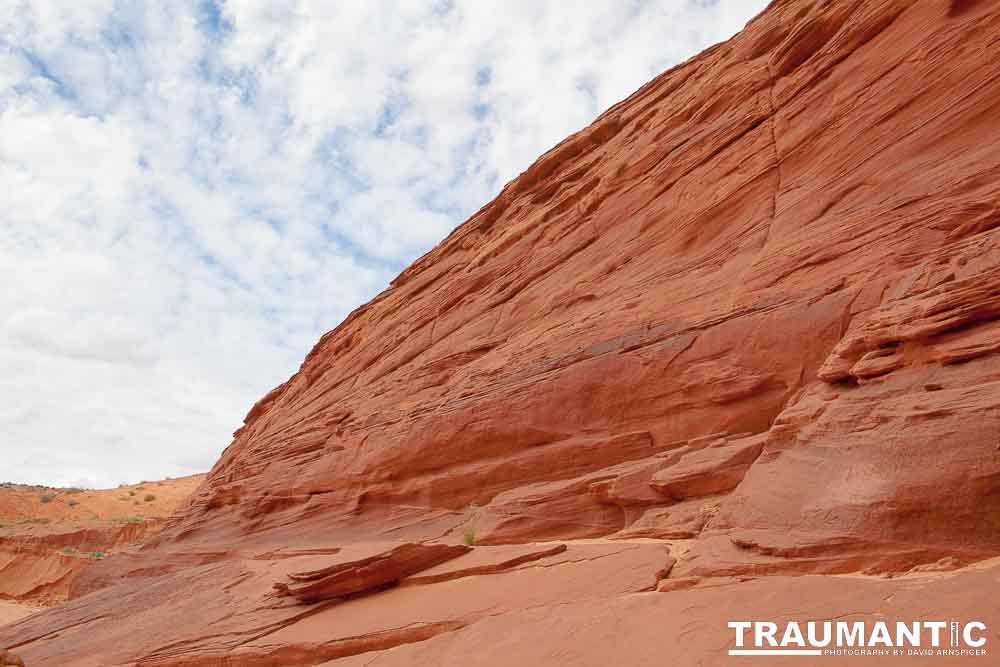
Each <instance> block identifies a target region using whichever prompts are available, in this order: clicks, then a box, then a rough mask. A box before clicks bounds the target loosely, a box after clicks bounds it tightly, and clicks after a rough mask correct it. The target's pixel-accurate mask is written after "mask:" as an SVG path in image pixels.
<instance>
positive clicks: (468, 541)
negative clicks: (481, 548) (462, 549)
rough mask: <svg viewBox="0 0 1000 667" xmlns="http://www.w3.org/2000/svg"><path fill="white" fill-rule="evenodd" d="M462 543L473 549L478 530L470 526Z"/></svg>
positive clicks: (463, 536)
mask: <svg viewBox="0 0 1000 667" xmlns="http://www.w3.org/2000/svg"><path fill="white" fill-rule="evenodd" d="M462 542H464V543H465V546H468V547H471V546H473V545H474V544H475V543H476V529H475V528H473V527H472V526H469V527H468V528H466V529H465V534H463V535H462Z"/></svg>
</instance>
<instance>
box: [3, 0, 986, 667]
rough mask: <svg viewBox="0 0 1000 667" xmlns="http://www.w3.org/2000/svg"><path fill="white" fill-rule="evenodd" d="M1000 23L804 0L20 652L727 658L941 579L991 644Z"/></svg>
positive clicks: (282, 399)
mask: <svg viewBox="0 0 1000 667" xmlns="http://www.w3.org/2000/svg"><path fill="white" fill-rule="evenodd" d="M998 45H1000V5H998V4H997V3H995V2H988V1H983V0H980V1H978V2H974V1H963V2H956V1H952V0H926V1H924V0H921V1H919V2H918V1H915V0H843V1H838V2H813V1H812V0H775V2H773V3H772V4H771V6H770V7H769V8H768V10H767V11H765V12H764V13H762V14H761V15H760V16H758V17H757V18H756V19H754V20H753V21H752V22H751V23H750V24H749V25H748V27H747V28H746V29H745V30H744V31H743V32H741V33H740V34H738V35H737V36H736V37H734V38H733V39H731V40H730V41H728V42H726V43H723V44H720V45H717V46H715V47H713V48H711V49H709V50H707V51H706V52H704V53H702V54H701V55H699V56H697V57H696V58H693V59H692V60H690V61H688V62H686V63H684V64H682V65H680V66H678V67H676V68H674V69H672V70H670V71H668V72H666V73H664V74H662V75H661V76H659V77H657V78H656V79H655V80H653V81H652V82H650V83H649V84H647V85H646V86H644V87H643V88H642V89H640V90H639V91H637V92H636V93H635V94H634V95H632V96H631V97H630V98H629V99H627V100H625V101H624V102H622V103H620V104H618V105H616V106H614V107H613V108H611V109H610V110H608V111H607V112H606V113H605V114H603V115H602V116H601V117H600V118H599V119H598V120H597V121H596V122H595V123H594V124H593V125H592V126H590V127H589V128H586V129H585V130H583V131H581V132H579V133H577V134H575V135H573V136H571V137H570V138H568V139H567V140H566V141H564V142H562V143H561V144H559V145H558V146H556V147H555V148H553V149H552V150H551V151H549V152H548V153H546V154H545V155H544V156H542V157H541V158H540V159H539V160H538V161H537V162H536V163H535V164H534V165H532V166H531V167H530V168H529V169H528V170H527V171H525V172H524V173H523V174H522V175H521V176H520V177H518V178H517V179H515V180H514V181H512V182H511V183H510V184H508V185H507V186H506V187H505V188H504V190H503V191H502V192H501V194H500V195H499V196H498V197H497V198H496V199H495V200H494V201H492V202H491V203H489V204H488V205H487V206H485V207H484V208H483V209H482V210H481V211H479V212H478V213H477V214H476V215H474V216H473V217H472V218H471V219H470V220H469V221H468V222H466V223H465V224H463V225H462V226H460V227H459V228H458V229H456V230H455V231H454V232H453V233H452V234H451V235H450V236H449V237H448V238H447V239H445V240H444V241H443V242H442V243H441V244H440V245H439V246H438V247H436V248H435V249H434V250H432V251H431V252H430V253H428V254H427V255H425V256H424V257H422V258H421V259H419V260H418V261H416V262H415V263H414V264H413V265H412V266H411V267H409V268H408V269H407V270H405V271H404V272H403V273H402V274H401V275H400V276H399V277H398V278H397V279H396V280H395V281H394V282H393V284H392V286H391V287H390V289H388V290H387V291H385V292H384V293H383V294H381V295H379V296H378V297H377V298H375V299H374V300H373V301H372V302H370V303H369V304H367V305H365V306H363V307H362V308H360V309H358V310H357V311H355V312H354V313H352V315H351V316H350V317H348V318H347V320H346V321H345V322H344V323H343V324H341V325H340V326H339V327H337V329H335V330H334V331H332V332H330V333H328V334H326V335H325V336H323V338H322V339H321V340H320V341H319V343H318V344H317V345H316V347H315V348H314V349H313V350H312V352H310V354H309V355H308V356H307V358H306V359H305V361H304V363H303V364H302V367H301V368H300V370H299V372H298V373H296V375H295V376H293V377H292V378H291V379H290V380H289V381H288V382H286V383H285V384H283V385H281V386H280V387H278V388H276V389H275V390H273V391H272V392H270V393H269V394H268V395H267V396H265V397H264V398H263V399H262V400H261V401H260V402H258V403H257V405H255V406H254V407H253V409H252V410H251V411H250V412H249V414H248V415H247V417H246V420H245V423H244V425H243V427H242V428H240V429H239V430H238V431H237V432H236V434H235V439H234V440H233V443H232V444H231V445H230V446H229V448H228V449H227V450H226V452H225V453H224V454H223V456H222V458H221V460H220V461H219V463H218V464H217V465H216V466H215V468H214V469H213V471H212V472H211V474H210V475H209V477H208V478H207V480H206V481H205V483H204V484H203V485H202V486H201V488H200V489H199V491H198V492H197V493H196V495H195V496H194V497H193V498H192V500H191V502H190V504H189V505H188V506H187V507H186V508H185V509H184V510H183V511H181V512H179V513H178V514H176V515H175V516H174V517H173V518H172V519H171V521H170V523H169V525H168V526H167V528H166V529H165V530H164V531H163V532H162V533H161V534H160V535H159V536H158V537H157V538H155V539H154V540H152V541H151V542H148V543H147V544H146V545H145V547H144V548H143V549H142V550H141V551H139V552H136V553H126V554H122V555H119V556H115V557H112V558H109V559H107V560H105V561H102V562H100V563H98V564H96V565H95V566H94V567H92V568H90V569H88V570H87V572H86V573H84V574H83V575H81V577H80V578H79V579H78V586H77V587H76V588H75V590H74V596H77V597H78V599H76V600H74V601H72V602H71V603H69V604H67V605H65V606H63V607H60V608H58V609H55V610H52V611H50V612H47V613H45V614H42V615H38V616H35V617H32V618H30V619H27V620H25V621H21V622H20V623H17V624H15V625H12V626H9V627H8V628H5V629H0V645H5V646H13V647H16V648H17V650H18V651H21V652H23V654H24V655H25V656H26V658H28V660H29V663H30V664H32V665H33V667H34V666H35V665H43V666H44V665H65V664H73V665H79V666H81V667H89V666H96V665H101V666H103V667H107V666H109V665H138V666H142V667H153V666H156V667H201V666H209V665H219V664H226V665H233V666H235V665H240V666H251V665H253V666H257V665H278V664H280V665H303V666H305V665H320V664H333V665H350V664H358V665H362V664H363V665H366V666H367V665H388V664H405V665H442V664H462V665H470V664H471V665H474V664H481V665H498V664H512V663H523V664H569V663H572V664H587V665H591V664H593V665H604V664H631V665H643V664H650V665H651V664H657V665H661V664H665V661H666V660H667V658H668V657H672V659H673V663H674V664H696V663H697V664H702V665H711V664H721V663H723V662H725V661H726V660H727V659H728V658H727V657H726V654H725V646H726V643H727V641H729V639H730V637H731V634H730V631H729V629H728V628H727V627H726V621H727V620H732V619H733V618H734V617H738V618H766V617H774V616H783V615H787V614H789V613H797V614H801V615H803V616H804V617H807V618H832V617H845V618H852V617H853V618H873V617H882V616H886V615H890V616H898V617H899V618H906V617H907V615H910V616H914V617H916V618H921V617H922V616H923V615H924V614H925V613H926V611H927V608H928V602H927V600H933V601H934V602H933V607H934V611H935V612H936V613H939V614H940V615H941V616H942V617H944V618H952V617H956V616H957V617H963V616H973V617H977V618H981V619H982V620H985V621H986V622H987V624H988V625H989V627H990V628H991V632H992V633H993V634H992V635H991V637H993V638H994V639H995V638H997V635H996V630H995V628H997V627H1000V616H997V610H996V608H995V604H993V603H992V601H991V599H990V598H989V595H990V593H989V592H988V591H990V590H992V589H993V588H995V586H996V584H997V583H998V580H1000V560H997V558H998V557H1000V492H998V491H1000V453H998V446H997V443H998V436H1000V354H997V352H998V351H1000V305H998V304H1000V262H998V260H1000V204H998V202H1000V120H998V119H1000V76H998V74H997V69H996V66H995V64H994V60H995V58H994V55H995V53H996V50H997V48H998ZM463 539H465V541H468V542H474V543H475V545H476V546H475V548H474V549H473V550H472V551H471V552H469V553H466V554H464V555H458V556H457V557H455V558H454V559H453V560H449V561H448V562H447V563H444V564H443V565H436V566H433V567H430V566H428V565H427V563H423V562H421V563H420V567H421V568H423V567H428V569H426V570H424V571H423V572H414V571H410V570H408V569H406V568H400V567H397V565H398V564H397V563H394V561H393V559H392V558H390V557H388V556H386V555H385V554H391V553H395V552H394V551H393V549H399V548H402V547H401V546H400V545H404V544H412V545H419V547H420V551H421V552H423V551H426V552H427V553H434V552H436V551H440V549H441V548H442V547H441V545H453V546H457V545H458V544H459V543H460V542H461V541H462V540H463ZM394 545H395V546H394ZM557 545H559V546H563V545H564V546H565V549H564V550H555V549H554V547H555V546H557ZM411 548H413V547H407V549H411ZM547 549H552V551H547ZM514 550H519V551H514ZM355 552H357V553H366V554H367V555H366V556H362V557H360V558H358V557H356V556H355V555H353V554H355ZM441 553H443V552H441ZM455 553H456V554H457V553H458V552H457V551H456V552H455ZM535 553H543V554H544V555H541V556H539V557H537V558H529V559H527V560H524V559H522V556H526V555H529V554H535ZM378 554H382V556H381V559H380V558H375V560H374V561H366V560H365V559H366V558H371V557H373V556H376V555H378ZM404 560H405V559H404ZM359 562H361V563H362V565H360V566H359ZM373 562H378V563H379V567H381V568H384V571H385V572H386V573H387V574H385V575H384V576H383V575H381V574H379V575H377V576H374V577H372V578H371V579H367V578H366V577H367V575H368V574H369V572H368V571H365V572H362V571H361V570H362V569H363V568H364V567H366V566H367V565H368V564H371V563H373ZM463 562H464V563H466V565H463ZM345 563H350V565H349V566H347V569H346V570H345V569H343V568H344V567H345V565H344V564H345ZM376 569H378V568H376ZM949 570H955V571H954V572H949ZM305 572H314V573H316V572H321V573H325V574H323V575H317V576H319V577H320V579H319V581H326V580H325V579H324V578H323V577H334V578H338V577H343V578H344V579H345V580H350V585H349V586H348V585H345V586H343V587H340V586H339V583H338V582H339V581H340V580H339V579H338V580H337V581H335V582H333V583H334V584H337V585H334V586H333V587H332V588H331V589H330V590H329V591H325V590H324V591H323V593H322V595H317V596H312V595H305V596H300V597H299V598H298V599H296V597H295V596H294V591H295V590H299V589H298V588H297V587H298V586H299V584H294V585H293V584H290V583H289V581H290V579H289V578H290V576H291V575H294V574H295V573H305ZM345 572H346V573H347V574H344V573H345ZM832 574H850V575H851V576H841V577H832V576H829V575H832ZM439 575H440V576H439ZM452 575H455V576H452ZM876 575H877V576H876ZM888 576H892V577H893V578H891V579H890V578H888ZM408 577H411V578H412V580H411V581H408ZM291 580H292V581H294V577H292V579H291ZM276 582H283V583H282V585H283V586H285V587H286V588H285V589H282V588H281V586H279V589H278V591H275V589H274V588H273V586H274V584H275V583H276ZM375 582H377V583H375ZM417 583H420V585H416V584H417ZM374 588H378V589H380V590H379V591H377V592H375V591H374V590H372V589H374ZM303 590H304V589H303ZM285 592H288V593H291V595H282V593H285ZM356 592H366V593H369V594H366V595H361V596H352V595H351V593H356ZM345 595H346V597H345ZM890 601H892V602H891V603H890ZM303 603H308V604H303ZM949 615H950V616H949ZM921 660H922V658H920V657H917V658H914V661H915V662H917V663H920V662H921ZM854 662H859V660H856V659H855V660H854ZM860 662H864V660H863V659H862V660H860ZM930 662H933V659H931V660H930Z"/></svg>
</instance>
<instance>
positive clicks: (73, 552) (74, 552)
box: [62, 547, 80, 556]
mask: <svg viewBox="0 0 1000 667" xmlns="http://www.w3.org/2000/svg"><path fill="white" fill-rule="evenodd" d="M62 552H63V555H64V556H75V555H77V554H78V553H80V552H79V551H77V550H76V549H74V548H73V547H66V548H65V549H63V550H62Z"/></svg>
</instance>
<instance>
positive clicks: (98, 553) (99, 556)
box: [90, 551, 107, 560]
mask: <svg viewBox="0 0 1000 667" xmlns="http://www.w3.org/2000/svg"><path fill="white" fill-rule="evenodd" d="M105 556H107V554H106V553H104V552H103V551H95V552H94V553H92V554H90V559H91V560H101V559H102V558H104V557H105Z"/></svg>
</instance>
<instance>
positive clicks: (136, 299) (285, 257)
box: [0, 0, 766, 486]
mask: <svg viewBox="0 0 1000 667" xmlns="http://www.w3.org/2000/svg"><path fill="white" fill-rule="evenodd" d="M765 4H766V2H765V0H745V1H744V0H716V1H714V2H713V1H711V0H661V1H660V2H653V1H643V0H635V1H633V2H621V0H594V1H592V2H587V3H579V4H577V5H573V6H572V11H567V8H568V7H569V6H570V5H567V4H566V3H559V2H537V1H534V0H533V1H525V2H515V1H509V2H490V1H486V0H474V1H472V0H470V1H467V2H461V1H459V0H452V1H449V0H434V1H417V0H398V1H396V2H382V1H367V2H350V3H337V2H328V1H322V2H321V1H316V2H311V1H306V0H301V1H289V2H280V3H279V2H273V0H224V1H218V0H185V1H181V0H164V2H144V1H141V0H75V1H74V2H65V1H64V0H51V1H50V0H6V2H4V3H3V5H4V11H3V12H0V179H2V183H3V187H2V188H0V284H2V285H3V287H2V288H0V336H2V338H3V341H4V345H3V346H2V348H0V481H20V482H41V483H50V484H62V485H86V486H110V485H114V484H117V483H119V482H122V481H135V480H139V479H143V478H145V479H151V478H158V477H163V476H168V475H171V476H175V475H181V474H187V473H191V472H197V471H203V470H207V469H208V468H209V467H211V465H212V464H213V463H214V461H215V459H216V457H217V456H218V454H219V453H220V452H221V450H222V449H223V448H224V447H225V446H226V445H227V444H228V443H229V440H230V434H231V433H232V431H234V430H235V429H236V428H237V427H238V426H239V425H240V423H241V422H242V418H243V415H244V414H245V413H246V411H247V410H248V409H249V407H250V406H251V405H252V404H253V402H254V401H255V400H256V399H257V398H259V397H260V396H261V395H263V394H264V393H265V392H266V391H267V390H269V389H270V388H271V387H273V386H274V385H276V384H278V383H280V382H282V381H284V380H285V379H286V378H287V377H288V376H289V375H290V374H291V373H293V372H294V371H295V369H297V368H298V365H299V363H300V362H301V360H302V358H303V357H304V356H305V354H306V352H308V350H309V349H310V348H311V347H312V345H313V343H314V342H315V341H316V339H317V338H318V337H319V336H320V335H321V334H322V333H324V332H325V331H327V330H329V329H332V328H333V327H335V326H336V325H337V324H338V323H339V322H340V321H341V320H342V319H343V317H344V316H346V315H347V313H349V312H350V311H351V310H352V309H354V308H355V307H356V306H358V305H359V304H361V303H363V302H364V301H366V300H368V299H370V298H371V297H373V296H374V295H375V294H377V293H378V292H379V291H380V290H382V289H383V288H384V287H385V286H386V285H387V284H388V282H389V281H390V280H391V279H392V278H393V277H394V276H395V275H396V274H397V273H398V272H399V271H400V270H401V269H403V268H404V267H405V266H406V265H407V264H409V262H411V261H412V260H413V259H414V258H416V257H418V256H419V255H421V254H422V253H424V252H426V251H427V250H428V249H429V248H431V247H432V246H433V245H434V244H435V243H436V242H438V241H439V240H440V239H442V238H443V237H444V236H445V235H446V234H447V233H448V232H449V231H451V229H453V228H454V227H455V226H456V225H457V224H460V223H461V222H462V220H464V219H465V218H466V217H467V216H468V215H469V214H471V213H472V212H474V211H475V210H476V209H478V208H479V207H480V206H482V205H483V204H484V203H485V202H487V201H488V200H489V199H490V198H492V197H493V196H494V195H495V194H496V193H498V192H499V190H500V188H501V187H502V186H503V185H504V183H506V182H507V181H509V180H510V179H511V178H513V177H515V176H516V175H517V174H518V173H520V172H521V171H522V170H523V169H525V168H526V167H527V166H528V165H530V164H531V162H532V161H533V160H534V159H535V158H536V157H537V156H538V155H540V154H541V153H542V152H544V151H545V150H547V149H548V148H550V147H551V146H552V145H554V144H555V143H557V142H558V141H559V140H561V139H562V138H563V137H565V136H566V135H567V134H569V133H570V132H573V131H575V130H578V129H580V128H581V127H583V126H585V125H586V124H587V123H589V122H590V121H591V120H593V118H594V117H595V116H596V115H597V114H598V113H600V112H601V111H602V110H604V109H606V108H607V107H609V106H610V105H612V104H614V103H615V102H617V101H618V100H620V99H622V98H623V97H625V96H627V95H628V94H629V93H631V92H632V91H633V90H634V89H635V88H637V87H639V86H640V85H641V84H643V83H644V82H645V81H647V80H648V79H650V78H651V77H652V76H654V75H656V74H657V73H659V72H660V71H662V70H664V69H666V68H667V67H670V66H671V65H674V64H676V63H677V62H679V61H681V60H684V59H685V58H687V57H689V56H691V55H693V54H694V53H696V52H698V51H700V50H701V49H703V48H705V47H706V46H708V45H710V44H713V43H715V42H718V41H721V40H723V39H726V38H728V37H729V36H730V35H731V34H732V33H734V32H735V31H737V30H738V29H740V28H741V27H742V26H743V24H744V23H745V22H746V21H747V20H748V19H749V18H751V17H752V16H753V15H755V14H756V13H757V12H759V11H760V10H762V9H763V8H764V6H765Z"/></svg>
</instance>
